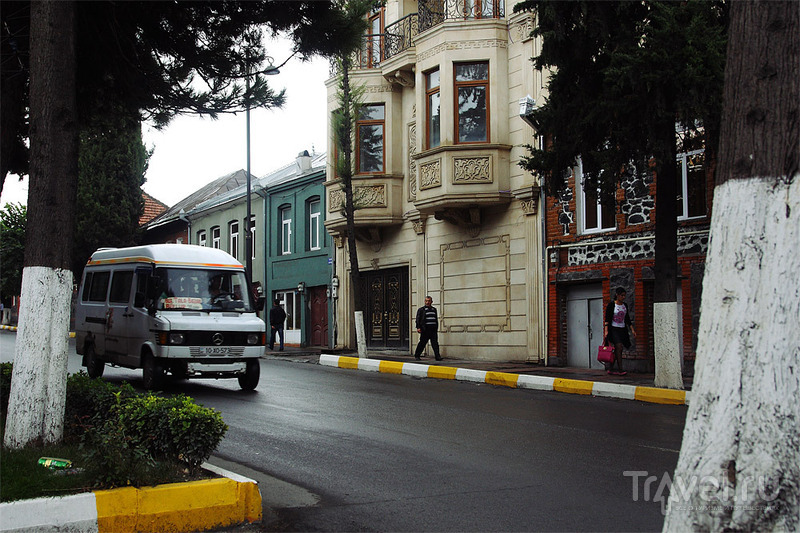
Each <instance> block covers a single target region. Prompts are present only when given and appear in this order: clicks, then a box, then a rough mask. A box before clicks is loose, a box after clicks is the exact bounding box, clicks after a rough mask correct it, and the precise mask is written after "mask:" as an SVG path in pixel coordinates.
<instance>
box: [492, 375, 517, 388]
mask: <svg viewBox="0 0 800 533" xmlns="http://www.w3.org/2000/svg"><path fill="white" fill-rule="evenodd" d="M517 381H519V374H509V373H508V372H486V383H488V384H489V385H498V386H501V387H511V388H516V387H517Z"/></svg>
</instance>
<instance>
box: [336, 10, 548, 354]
mask: <svg viewBox="0 0 800 533" xmlns="http://www.w3.org/2000/svg"><path fill="white" fill-rule="evenodd" d="M514 3H515V2H513V1H512V0H509V1H508V2H503V1H502V0H493V1H492V0H489V1H481V0H435V1H430V0H428V1H425V0H419V1H403V0H388V1H387V3H386V6H385V7H384V8H381V9H380V10H376V11H375V12H373V13H371V15H370V22H371V30H370V34H369V35H366V36H365V41H364V42H365V46H364V48H363V50H362V51H361V53H360V54H358V57H357V58H356V65H355V68H354V69H353V70H352V71H351V83H353V84H355V85H360V86H363V87H364V89H365V91H364V97H363V98H364V103H365V104H366V105H365V106H364V108H363V111H362V113H361V118H360V119H359V121H358V123H357V125H356V132H357V139H356V143H355V152H354V159H355V164H356V168H357V170H358V172H357V175H356V176H355V177H354V180H353V185H354V196H355V199H356V206H357V209H356V212H355V221H356V227H357V237H358V260H359V269H360V270H361V271H362V274H363V280H364V283H363V286H362V287H361V288H360V290H362V291H363V293H362V294H363V295H364V297H365V300H364V301H365V310H364V322H365V329H366V338H367V345H368V348H369V349H372V350H385V349H397V350H402V351H404V352H406V353H410V352H411V351H413V349H414V347H415V345H416V342H417V340H418V335H417V333H416V330H415V329H414V315H415V312H416V309H417V307H419V306H420V305H422V303H423V299H424V297H425V295H426V294H429V295H431V296H432V297H433V300H434V305H435V306H436V307H437V308H438V310H439V315H440V326H439V341H440V344H441V346H442V354H443V355H444V356H445V357H457V358H465V359H487V360H501V361H502V360H529V361H540V360H543V359H544V355H545V354H546V352H547V340H546V338H545V336H546V331H547V325H546V315H545V307H544V303H543V302H544V295H543V293H544V283H545V280H546V274H545V271H543V269H544V268H545V265H544V264H543V249H542V240H543V229H544V228H543V225H542V220H541V218H540V206H541V197H540V189H539V185H540V184H539V182H538V179H537V178H536V177H534V176H532V175H530V174H529V173H526V172H524V171H523V170H522V169H521V168H520V167H519V166H518V163H519V160H520V158H521V157H522V156H524V155H525V154H526V153H527V150H526V148H525V145H528V144H535V143H538V142H539V140H538V139H536V138H535V135H534V129H533V128H532V127H531V126H530V125H528V124H527V123H526V122H525V121H524V120H523V118H522V117H521V114H523V115H524V112H525V109H526V107H527V108H529V107H530V106H531V105H533V101H541V99H542V98H543V97H544V94H543V92H544V90H545V84H546V73H542V72H540V71H537V70H535V69H534V67H533V65H532V63H531V58H532V57H533V56H535V55H536V54H537V49H536V47H537V46H538V40H534V39H532V38H531V37H530V33H531V30H532V27H533V21H532V17H531V15H530V14H514V13H513V4H514ZM327 87H328V111H329V116H330V114H331V113H333V111H335V110H336V108H337V107H338V103H337V98H336V91H337V79H336V78H331V79H330V80H328V82H327ZM328 150H329V151H330V154H329V157H328V161H329V165H328V171H327V181H326V194H327V195H328V202H327V213H326V222H325V225H326V227H327V229H328V231H329V232H330V233H331V234H332V235H333V236H334V241H335V243H336V246H335V253H334V256H335V257H334V269H335V270H334V271H335V273H336V280H335V282H334V283H333V284H334V285H335V284H336V283H338V284H339V286H338V291H334V292H336V296H338V298H337V299H336V301H335V319H336V324H335V327H336V332H337V334H336V345H337V347H348V348H353V347H355V345H356V339H355V324H354V319H353V310H354V309H353V291H352V288H351V287H350V278H349V271H350V265H349V263H348V253H347V249H346V248H347V242H346V239H345V238H344V229H345V219H344V215H343V213H342V209H341V206H342V205H343V203H344V194H343V192H342V188H341V182H340V181H339V180H338V179H337V177H336V175H335V173H334V170H333V167H332V165H331V163H330V162H333V161H334V159H335V154H334V153H333V152H334V148H333V142H332V140H331V141H330V142H329V147H328ZM332 289H333V287H332Z"/></svg>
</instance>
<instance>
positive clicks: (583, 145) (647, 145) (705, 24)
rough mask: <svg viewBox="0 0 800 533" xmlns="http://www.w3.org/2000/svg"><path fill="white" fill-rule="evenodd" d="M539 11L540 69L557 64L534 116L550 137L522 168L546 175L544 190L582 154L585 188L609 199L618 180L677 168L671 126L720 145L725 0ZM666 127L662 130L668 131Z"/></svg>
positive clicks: (576, 5)
mask: <svg viewBox="0 0 800 533" xmlns="http://www.w3.org/2000/svg"><path fill="white" fill-rule="evenodd" d="M515 10H517V11H520V10H532V11H534V12H535V14H536V29H535V30H534V35H538V36H541V37H542V49H541V54H540V55H539V56H538V57H536V58H535V59H534V65H535V67H536V68H537V69H546V68H551V67H553V68H554V69H555V70H554V72H553V74H552V76H551V78H550V81H549V84H548V92H549V96H548V99H547V102H545V103H544V105H542V106H541V107H539V108H538V109H537V110H535V111H534V112H533V114H532V118H533V120H534V121H535V122H536V123H538V125H539V129H540V132H541V133H544V134H546V135H547V138H548V142H547V146H546V147H544V148H533V147H531V149H530V155H529V156H528V157H526V158H525V159H524V161H523V163H522V166H523V168H526V169H527V170H529V171H531V172H536V173H541V174H544V175H546V176H547V180H546V181H545V186H546V187H547V191H548V193H549V194H556V193H558V192H559V191H561V190H562V189H563V187H564V185H565V177H566V176H567V175H569V172H570V169H571V168H572V167H573V166H574V165H575V161H576V159H577V158H578V157H580V158H581V161H582V165H583V174H584V177H585V179H586V181H585V184H584V186H585V187H586V188H587V189H588V188H589V187H591V188H596V187H600V188H601V190H602V191H603V192H604V193H605V194H606V195H609V194H613V191H614V190H615V189H616V184H617V182H618V180H619V178H620V177H622V176H624V175H625V174H627V173H631V172H647V171H648V168H649V162H650V160H651V158H653V157H654V156H655V157H656V159H655V164H656V167H657V168H656V170H657V171H658V170H662V169H663V168H664V167H666V166H671V165H673V164H674V163H673V161H672V160H671V159H669V158H667V159H665V158H664V156H663V154H669V153H671V152H674V151H675V138H674V137H675V136H674V129H673V126H674V124H675V123H676V122H679V123H682V124H684V125H687V126H689V127H695V126H697V125H702V126H703V129H704V131H705V134H706V146H707V148H708V149H714V148H715V147H716V143H717V138H718V131H719V121H720V113H721V105H722V76H723V69H724V66H725V43H726V28H727V10H726V7H725V4H724V3H722V2H699V1H689V2H590V1H582V2H547V1H537V0H532V1H528V2H523V3H521V4H519V5H518V6H517V7H516V8H515ZM664 124H667V125H668V128H667V129H668V131H666V133H664V131H665V127H664Z"/></svg>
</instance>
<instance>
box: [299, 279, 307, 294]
mask: <svg viewBox="0 0 800 533" xmlns="http://www.w3.org/2000/svg"><path fill="white" fill-rule="evenodd" d="M297 292H299V293H300V294H303V293H304V292H306V282H305V281H301V282H300V283H298V284H297Z"/></svg>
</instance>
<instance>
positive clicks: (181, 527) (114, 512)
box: [95, 478, 261, 533]
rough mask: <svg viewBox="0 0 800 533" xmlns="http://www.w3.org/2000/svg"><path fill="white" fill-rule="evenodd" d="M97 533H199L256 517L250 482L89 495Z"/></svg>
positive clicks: (176, 485) (254, 489) (256, 504)
mask: <svg viewBox="0 0 800 533" xmlns="http://www.w3.org/2000/svg"><path fill="white" fill-rule="evenodd" d="M95 499H96V505H97V527H98V531H100V532H106V531H109V532H114V533H138V532H145V531H204V530H207V529H212V528H216V527H226V526H229V525H232V524H240V523H243V522H245V521H247V522H254V521H257V520H260V519H261V494H260V493H259V491H258V486H257V485H256V483H254V482H237V481H234V480H232V479H229V478H214V479H207V480H201V481H191V482H187V483H172V484H169V485H159V486H156V487H144V488H139V489H137V488H134V487H124V488H120V489H112V490H101V491H96V492H95Z"/></svg>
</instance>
